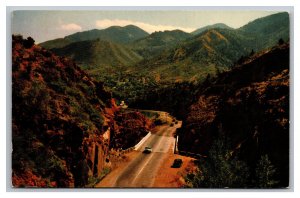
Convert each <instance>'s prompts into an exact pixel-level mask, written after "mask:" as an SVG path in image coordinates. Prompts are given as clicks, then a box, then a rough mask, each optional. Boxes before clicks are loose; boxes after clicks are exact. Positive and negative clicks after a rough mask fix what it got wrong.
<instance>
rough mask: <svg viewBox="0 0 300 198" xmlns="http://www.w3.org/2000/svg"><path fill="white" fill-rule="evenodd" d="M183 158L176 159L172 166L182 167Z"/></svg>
mask: <svg viewBox="0 0 300 198" xmlns="http://www.w3.org/2000/svg"><path fill="white" fill-rule="evenodd" d="M182 163H183V162H182V159H175V160H174V162H173V165H172V166H171V167H172V168H180V167H181V165H182Z"/></svg>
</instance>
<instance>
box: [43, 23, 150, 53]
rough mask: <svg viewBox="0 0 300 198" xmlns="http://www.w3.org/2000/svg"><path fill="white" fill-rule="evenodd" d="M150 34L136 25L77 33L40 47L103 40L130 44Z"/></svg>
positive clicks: (54, 46) (57, 46)
mask: <svg viewBox="0 0 300 198" xmlns="http://www.w3.org/2000/svg"><path fill="white" fill-rule="evenodd" d="M148 35H149V34H148V33H147V32H145V31H144V30H142V29H140V28H139V27H136V26H134V25H128V26H125V27H120V26H112V27H109V28H106V29H103V30H98V29H93V30H88V31H84V32H77V33H75V34H71V35H69V36H66V37H64V38H59V39H54V40H50V41H46V42H44V43H40V46H42V47H45V48H47V49H52V48H59V47H64V46H66V45H68V44H70V43H74V42H78V41H87V40H95V39H101V40H106V41H112V42H115V43H122V44H124V43H129V42H132V41H135V40H138V39H141V38H144V37H146V36H148Z"/></svg>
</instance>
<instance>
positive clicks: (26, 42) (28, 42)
mask: <svg viewBox="0 0 300 198" xmlns="http://www.w3.org/2000/svg"><path fill="white" fill-rule="evenodd" d="M34 42H35V40H34V39H33V38H31V37H28V38H27V39H26V40H24V41H23V45H24V47H25V48H27V49H29V48H31V47H32V46H33V45H34Z"/></svg>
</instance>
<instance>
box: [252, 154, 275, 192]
mask: <svg viewBox="0 0 300 198" xmlns="http://www.w3.org/2000/svg"><path fill="white" fill-rule="evenodd" d="M255 172H256V178H257V185H258V187H259V188H272V187H274V186H275V185H276V184H277V183H278V181H276V180H274V176H275V173H276V168H275V167H274V165H272V163H271V161H270V160H269V157H268V155H262V156H261V159H260V160H259V161H258V163H257V166H256V170H255Z"/></svg>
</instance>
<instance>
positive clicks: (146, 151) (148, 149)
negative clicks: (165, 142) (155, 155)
mask: <svg viewBox="0 0 300 198" xmlns="http://www.w3.org/2000/svg"><path fill="white" fill-rule="evenodd" d="M151 152H152V148H151V147H150V146H146V147H145V149H144V151H143V153H151Z"/></svg>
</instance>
